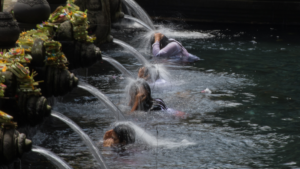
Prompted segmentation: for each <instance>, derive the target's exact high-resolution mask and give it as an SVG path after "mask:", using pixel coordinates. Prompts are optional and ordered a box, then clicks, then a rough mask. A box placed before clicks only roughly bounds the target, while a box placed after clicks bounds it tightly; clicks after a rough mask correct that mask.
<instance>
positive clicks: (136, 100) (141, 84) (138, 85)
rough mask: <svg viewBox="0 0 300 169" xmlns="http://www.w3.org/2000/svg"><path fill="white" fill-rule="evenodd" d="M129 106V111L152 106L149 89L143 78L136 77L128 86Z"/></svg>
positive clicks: (145, 109)
mask: <svg viewBox="0 0 300 169" xmlns="http://www.w3.org/2000/svg"><path fill="white" fill-rule="evenodd" d="M129 97H130V98H129V99H130V102H129V106H131V108H132V109H131V112H133V111H135V110H143V111H147V110H148V109H150V108H151V106H152V100H153V99H152V97H151V89H150V86H149V85H148V83H147V82H146V81H145V80H143V79H138V80H136V81H134V82H133V83H131V84H130V86H129Z"/></svg>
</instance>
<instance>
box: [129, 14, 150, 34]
mask: <svg viewBox="0 0 300 169" xmlns="http://www.w3.org/2000/svg"><path fill="white" fill-rule="evenodd" d="M124 18H126V19H130V20H133V21H135V22H137V23H139V24H141V25H143V26H144V27H145V28H147V29H148V30H150V31H153V29H152V28H150V27H149V26H148V25H147V24H145V23H144V22H143V21H141V20H139V19H137V18H134V17H132V16H129V15H125V16H124Z"/></svg>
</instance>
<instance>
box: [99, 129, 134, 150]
mask: <svg viewBox="0 0 300 169" xmlns="http://www.w3.org/2000/svg"><path fill="white" fill-rule="evenodd" d="M103 140H104V141H103V146H104V147H112V146H117V145H121V146H123V145H127V144H132V143H134V142H135V131H134V130H133V129H132V128H131V127H130V126H129V125H125V124H120V125H117V126H115V127H114V128H113V129H112V130H109V131H107V132H106V133H105V134H104V137H103Z"/></svg>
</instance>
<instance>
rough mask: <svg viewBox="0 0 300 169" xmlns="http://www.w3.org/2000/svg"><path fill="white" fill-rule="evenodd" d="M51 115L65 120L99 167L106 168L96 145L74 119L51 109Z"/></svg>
mask: <svg viewBox="0 0 300 169" xmlns="http://www.w3.org/2000/svg"><path fill="white" fill-rule="evenodd" d="M51 116H53V117H56V118H58V119H60V120H61V121H63V122H65V123H66V124H67V125H68V126H70V127H71V128H72V129H73V130H74V131H75V132H76V133H77V134H79V136H80V137H81V139H82V140H83V141H84V143H85V144H86V145H87V146H88V148H89V150H90V151H91V153H92V154H93V156H94V158H95V159H96V160H97V162H98V164H99V165H100V166H101V168H102V169H108V167H107V166H106V164H105V162H104V160H103V158H102V156H101V153H100V151H99V149H98V148H97V146H96V145H95V144H94V142H93V141H92V140H91V139H90V137H89V136H88V135H87V134H86V133H85V132H84V131H83V130H82V129H81V128H80V127H79V126H78V125H77V124H76V123H75V122H74V121H72V120H71V119H69V118H68V117H66V116H64V115H63V114H60V113H58V112H56V111H53V110H52V112H51Z"/></svg>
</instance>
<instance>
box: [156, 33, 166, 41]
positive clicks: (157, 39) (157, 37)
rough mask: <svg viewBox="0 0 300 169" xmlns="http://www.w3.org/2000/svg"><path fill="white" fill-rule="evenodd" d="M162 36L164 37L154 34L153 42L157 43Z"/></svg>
mask: <svg viewBox="0 0 300 169" xmlns="http://www.w3.org/2000/svg"><path fill="white" fill-rule="evenodd" d="M163 36H164V35H163V34H161V33H155V34H154V38H155V42H159V41H160V40H161V38H162V37H163Z"/></svg>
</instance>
